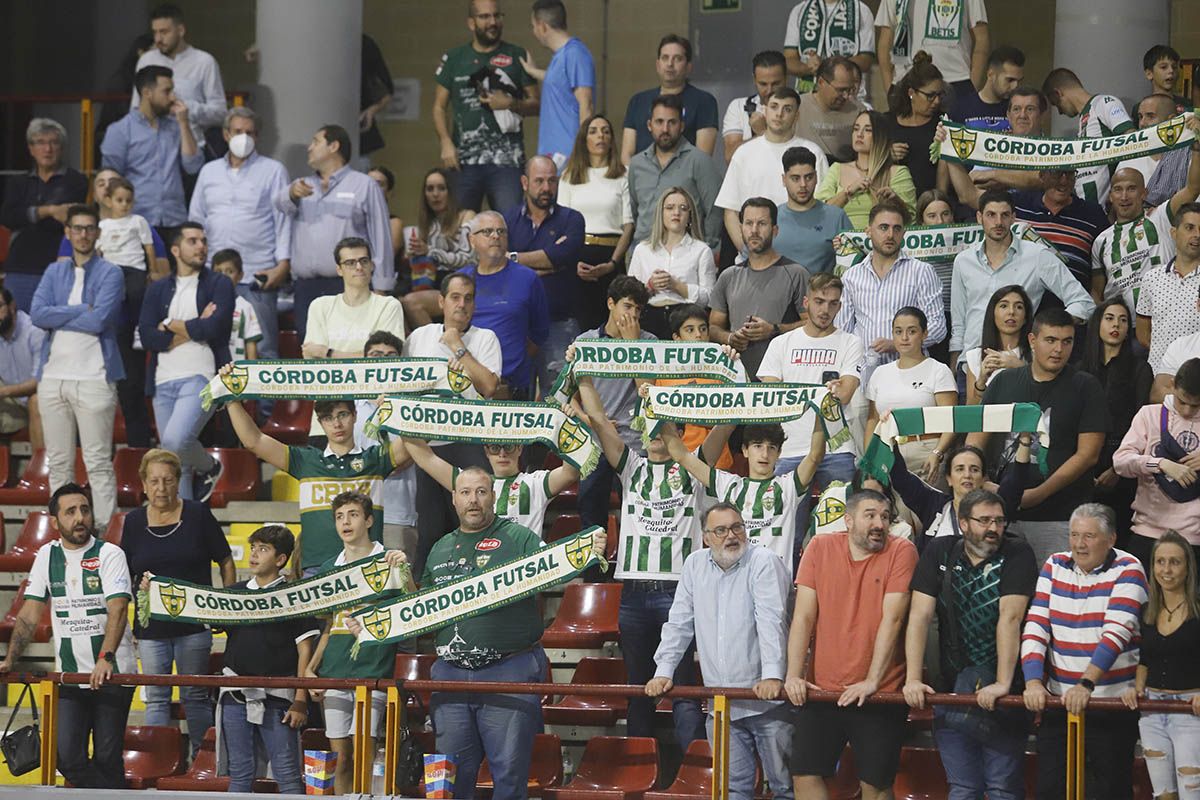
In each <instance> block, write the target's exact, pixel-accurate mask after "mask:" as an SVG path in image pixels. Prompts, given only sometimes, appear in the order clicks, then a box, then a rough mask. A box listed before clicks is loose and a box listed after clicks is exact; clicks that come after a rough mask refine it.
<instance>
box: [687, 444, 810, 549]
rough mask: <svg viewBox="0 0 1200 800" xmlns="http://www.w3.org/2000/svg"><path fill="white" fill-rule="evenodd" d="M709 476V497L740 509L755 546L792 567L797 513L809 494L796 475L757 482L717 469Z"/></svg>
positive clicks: (786, 475)
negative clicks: (768, 551) (801, 499)
mask: <svg viewBox="0 0 1200 800" xmlns="http://www.w3.org/2000/svg"><path fill="white" fill-rule="evenodd" d="M709 475H710V477H709V482H708V485H709V486H710V487H711V488H710V489H709V494H710V495H711V496H712V497H715V498H717V500H720V501H725V502H728V503H733V504H734V505H735V506H737V507H738V510H739V511H741V513H742V520H743V521H744V522H745V523H746V536H748V537H749V539H750V541H751V543H753V544H758V545H762V546H763V547H766V548H767V549H768V550H770V551H771V552H772V553H774V554H775V555H777V556H779V557H780V558H781V559H783V563H784V564H786V565H788V566H790V565H791V563H792V544H793V542H794V541H795V539H796V511H797V509H798V508H799V507H800V498H802V497H803V496H804V493H805V492H807V491H808V487H807V486H804V485H802V484H801V483H800V476H799V475H797V474H796V471H795V470H792V471H791V472H790V473H788V474H785V475H779V476H775V477H771V478H765V479H763V480H755V479H754V478H743V477H742V476H741V475H735V474H734V473H732V472H725V471H723V470H719V469H717V468H715V467H714V468H712V470H711V471H710V473H709Z"/></svg>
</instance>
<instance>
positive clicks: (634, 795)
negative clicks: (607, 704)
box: [542, 736, 658, 800]
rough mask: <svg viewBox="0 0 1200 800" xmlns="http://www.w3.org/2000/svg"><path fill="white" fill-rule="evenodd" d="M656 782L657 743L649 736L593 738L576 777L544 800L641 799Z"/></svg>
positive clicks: (551, 790) (548, 794) (546, 794)
mask: <svg viewBox="0 0 1200 800" xmlns="http://www.w3.org/2000/svg"><path fill="white" fill-rule="evenodd" d="M657 780H658V742H657V741H655V740H654V739H651V738H648V737H636V736H629V737H626V736H594V737H592V738H591V739H590V740H588V743H587V747H586V748H584V751H583V759H582V760H581V761H580V763H579V770H578V772H576V773H575V777H574V778H572V779H571V782H570V783H568V784H567V785H566V786H564V787H563V788H561V789H546V790H545V791H544V792H543V793H542V797H545V798H546V799H547V800H592V799H593V798H598V797H599V798H612V800H642V796H643V795H644V794H645V793H646V792H648V791H650V790H651V789H653V788H654V784H655V782H656V781H657Z"/></svg>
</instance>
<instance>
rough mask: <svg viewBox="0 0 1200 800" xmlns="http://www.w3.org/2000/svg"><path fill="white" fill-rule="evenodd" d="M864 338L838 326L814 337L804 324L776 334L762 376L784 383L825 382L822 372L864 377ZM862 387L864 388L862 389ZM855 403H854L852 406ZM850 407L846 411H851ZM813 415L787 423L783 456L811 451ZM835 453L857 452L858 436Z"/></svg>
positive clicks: (798, 454) (768, 351) (764, 357)
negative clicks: (837, 328) (823, 334)
mask: <svg viewBox="0 0 1200 800" xmlns="http://www.w3.org/2000/svg"><path fill="white" fill-rule="evenodd" d="M863 360H864V359H863V346H862V340H861V339H859V338H858V337H857V336H855V335H854V334H852V333H846V332H845V331H839V330H836V329H835V330H834V332H833V333H831V334H829V335H828V336H821V337H819V338H815V339H814V338H813V337H811V336H809V335H808V334H807V333H805V332H804V328H803V327H799V328H795V329H794V330H791V331H788V332H787V333H785V334H783V335H782V336H776V337H775V338H774V339H773V340H771V344H770V345H769V346H768V347H767V353H766V355H764V356H763V360H762V363H761V364H759V366H758V378H759V380H762V379H763V378H778V379H779V380H780V381H783V382H784V383H813V384H820V383H823V381H822V380H821V376H822V375H823V374H824V373H826V372H836V373H838V375H853V376H854V377H856V378H861V376H862V371H863ZM859 391H861V389H860V390H859ZM853 405H854V404H853V403H851V406H853ZM849 411H850V409H849V408H847V409H846V412H847V413H849ZM812 425H813V421H812V418H811V417H809V416H807V415H805V416H803V417H801V418H800V419H798V420H795V421H793V422H785V423H783V432H784V433H785V434H786V435H787V440H786V441H784V443H783V451H782V452H781V453H780V454H779V455H780V457H781V458H795V457H799V456H804V455H807V454H808V449H809V445H810V444H811V442H812ZM832 452H834V453H854V452H856V450H855V445H854V437H853V436H852V437H850V438H849V439H847V440H846V441H845V442H843V443H842V445H841V446H840V447H838V448H837V449H836V450H833V451H832Z"/></svg>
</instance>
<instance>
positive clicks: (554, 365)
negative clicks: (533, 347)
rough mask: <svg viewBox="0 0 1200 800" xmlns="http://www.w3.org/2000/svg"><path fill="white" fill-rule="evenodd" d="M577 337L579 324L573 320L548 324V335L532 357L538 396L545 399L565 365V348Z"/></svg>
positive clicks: (561, 320)
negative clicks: (535, 370) (535, 371)
mask: <svg viewBox="0 0 1200 800" xmlns="http://www.w3.org/2000/svg"><path fill="white" fill-rule="evenodd" d="M578 336H579V323H578V322H576V321H575V320H573V319H560V320H555V321H553V322H551V323H550V335H549V336H547V337H546V341H545V342H544V343H543V344H542V346H541V347H539V348H538V351H537V355H536V356H535V357H534V367H535V368H536V369H537V378H538V384H539V385H538V396H539V397H545V396H546V394H547V393H548V392H549V391H550V387H551V386H553V385H554V379H555V378H557V377H558V373H560V372H562V368H563V366H565V365H566V363H567V358H566V352H567V347H569V346H570V345H571V343H572V342H574V341H575V339H576V338H577V337H578Z"/></svg>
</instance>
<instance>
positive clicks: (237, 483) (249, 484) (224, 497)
mask: <svg viewBox="0 0 1200 800" xmlns="http://www.w3.org/2000/svg"><path fill="white" fill-rule="evenodd" d="M208 453H209V454H210V455H212V456H213V457H214V458H216V459H217V460H218V461H220V462H221V464H222V465H223V466H224V467H225V471H224V472H222V473H221V477H220V479H218V480H217V486H216V488H215V489H214V490H213V494H212V499H211V500H210V501H209V505H210V506H211V507H212V508H224V507H225V506H227V505H229V503H230V502H231V501H234V500H257V499H258V492H259V490H260V489H261V488H262V473H261V472H260V471H259V468H258V458H256V457H255V455H254V453H252V452H250V451H249V450H245V449H243V448H241V447H234V448H223V447H210V448H209V449H208Z"/></svg>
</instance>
